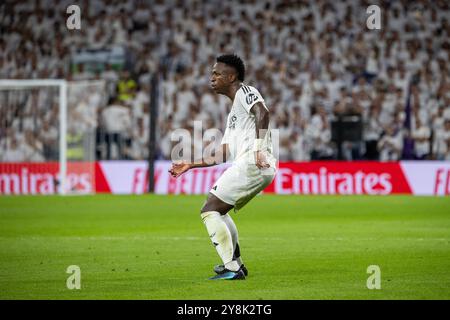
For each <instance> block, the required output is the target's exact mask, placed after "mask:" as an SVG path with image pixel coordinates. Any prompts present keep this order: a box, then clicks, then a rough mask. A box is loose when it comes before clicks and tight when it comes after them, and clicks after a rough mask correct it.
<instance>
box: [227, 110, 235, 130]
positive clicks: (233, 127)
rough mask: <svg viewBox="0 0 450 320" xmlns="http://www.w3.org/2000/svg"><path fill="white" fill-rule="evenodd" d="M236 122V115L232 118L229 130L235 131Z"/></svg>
mask: <svg viewBox="0 0 450 320" xmlns="http://www.w3.org/2000/svg"><path fill="white" fill-rule="evenodd" d="M236 120H237V117H236V115H234V114H233V115H232V116H231V118H230V123H229V124H228V128H230V129H235V128H236Z"/></svg>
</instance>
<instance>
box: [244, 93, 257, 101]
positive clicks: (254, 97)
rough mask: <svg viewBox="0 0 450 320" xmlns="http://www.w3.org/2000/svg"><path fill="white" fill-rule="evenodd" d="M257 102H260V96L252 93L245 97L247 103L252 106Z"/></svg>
mask: <svg viewBox="0 0 450 320" xmlns="http://www.w3.org/2000/svg"><path fill="white" fill-rule="evenodd" d="M256 100H258V96H257V95H256V94H254V93H251V92H250V93H249V94H247V96H246V97H245V102H247V104H252V103H253V102H255V101H256Z"/></svg>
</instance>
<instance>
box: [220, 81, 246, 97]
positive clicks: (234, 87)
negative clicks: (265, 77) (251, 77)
mask: <svg viewBox="0 0 450 320" xmlns="http://www.w3.org/2000/svg"><path fill="white" fill-rule="evenodd" d="M241 86H242V82H236V83H233V84H232V85H231V86H230V88H229V89H228V91H227V92H225V93H224V94H225V95H226V96H227V97H228V98H230V100H231V101H234V97H235V96H236V92H237V91H238V90H239V89H240V88H241Z"/></svg>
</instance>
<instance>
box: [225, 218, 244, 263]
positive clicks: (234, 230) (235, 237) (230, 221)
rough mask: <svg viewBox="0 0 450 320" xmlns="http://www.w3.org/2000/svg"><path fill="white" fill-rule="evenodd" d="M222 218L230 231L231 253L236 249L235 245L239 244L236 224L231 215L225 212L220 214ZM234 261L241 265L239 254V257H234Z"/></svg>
mask: <svg viewBox="0 0 450 320" xmlns="http://www.w3.org/2000/svg"><path fill="white" fill-rule="evenodd" d="M222 219H223V221H225V223H226V224H227V227H228V229H229V230H230V233H231V239H232V240H233V254H234V252H235V251H236V245H239V234H238V231H237V228H236V224H235V223H234V221H233V219H231V216H230V215H229V214H228V213H227V214H224V215H222ZM235 259H236V262H237V263H238V265H239V266H241V265H242V259H241V256H240V254H239V257H235Z"/></svg>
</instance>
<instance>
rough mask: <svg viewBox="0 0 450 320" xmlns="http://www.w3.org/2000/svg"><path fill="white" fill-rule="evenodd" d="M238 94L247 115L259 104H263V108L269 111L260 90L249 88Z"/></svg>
mask: <svg viewBox="0 0 450 320" xmlns="http://www.w3.org/2000/svg"><path fill="white" fill-rule="evenodd" d="M238 94H239V95H240V101H241V104H242V106H243V107H244V109H245V111H247V113H250V109H251V108H252V107H253V106H254V105H255V104H256V103H258V102H261V103H262V104H263V106H264V107H265V108H266V109H267V110H269V109H268V108H267V106H266V103H265V102H264V99H263V97H262V96H261V94H260V93H259V91H258V90H256V89H255V88H250V87H248V86H246V87H245V90H244V89H241V90H239V91H238Z"/></svg>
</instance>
